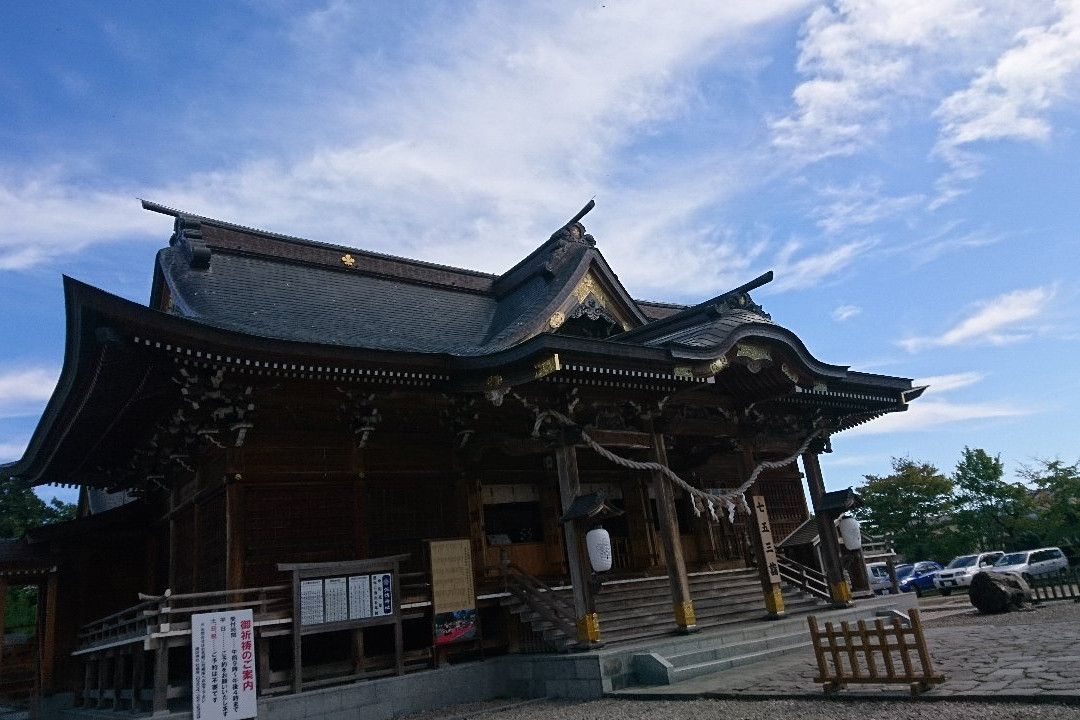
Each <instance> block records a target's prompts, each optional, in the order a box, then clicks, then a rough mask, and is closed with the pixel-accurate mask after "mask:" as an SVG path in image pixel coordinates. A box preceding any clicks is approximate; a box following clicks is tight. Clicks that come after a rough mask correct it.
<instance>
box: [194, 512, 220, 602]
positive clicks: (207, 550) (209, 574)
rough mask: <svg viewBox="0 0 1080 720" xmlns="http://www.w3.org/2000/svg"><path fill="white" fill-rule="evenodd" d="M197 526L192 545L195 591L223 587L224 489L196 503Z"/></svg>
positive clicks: (206, 590)
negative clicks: (195, 571)
mask: <svg viewBox="0 0 1080 720" xmlns="http://www.w3.org/2000/svg"><path fill="white" fill-rule="evenodd" d="M198 513H199V528H198V537H197V538H196V543H195V547H194V548H193V549H192V551H193V552H194V553H197V554H198V562H197V563H196V568H197V573H198V575H197V577H196V578H195V588H196V591H197V592H212V591H215V590H224V589H225V588H226V575H225V571H226V552H227V548H226V543H225V531H226V525H225V493H224V492H219V493H217V494H215V495H212V496H211V497H208V498H206V499H205V500H203V501H202V502H200V503H199V508H198Z"/></svg>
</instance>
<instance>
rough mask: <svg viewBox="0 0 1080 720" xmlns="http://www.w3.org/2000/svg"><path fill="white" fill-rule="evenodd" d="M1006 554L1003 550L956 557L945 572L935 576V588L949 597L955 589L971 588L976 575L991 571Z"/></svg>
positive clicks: (939, 572)
mask: <svg viewBox="0 0 1080 720" xmlns="http://www.w3.org/2000/svg"><path fill="white" fill-rule="evenodd" d="M1004 554H1005V552H1004V551H1002V550H993V551H991V552H983V553H975V554H973V555H960V556H959V557H954V558H953V559H952V562H950V563H949V564H948V565H946V566H945V569H944V570H940V571H938V574H937V575H935V576H934V587H936V588H937V589H938V590H940V591H941V594H942V595H948V594H949V593H951V592H952V591H953V588H966V587H969V586H970V585H971V578H973V577H975V575H976V573H978V572H981V571H982V570H989V569H990V568H991V566H992V565H993V564H994V563H995V562H997V561H998V560H1000V559H1001V557H1002V556H1003V555H1004Z"/></svg>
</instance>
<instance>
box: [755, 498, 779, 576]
mask: <svg viewBox="0 0 1080 720" xmlns="http://www.w3.org/2000/svg"><path fill="white" fill-rule="evenodd" d="M753 500H754V503H753V505H754V521H755V522H756V523H757V525H758V529H759V530H760V531H761V544H762V546H763V547H764V548H765V567H766V569H767V570H768V571H769V579H770V580H771V581H772V582H774V583H778V582H780V564H779V562H778V561H777V558H776V547H775V546H774V545H773V537H772V529H771V528H770V527H769V513H768V510H767V509H766V508H765V498H763V497H762V496H760V495H755V496H754V498H753Z"/></svg>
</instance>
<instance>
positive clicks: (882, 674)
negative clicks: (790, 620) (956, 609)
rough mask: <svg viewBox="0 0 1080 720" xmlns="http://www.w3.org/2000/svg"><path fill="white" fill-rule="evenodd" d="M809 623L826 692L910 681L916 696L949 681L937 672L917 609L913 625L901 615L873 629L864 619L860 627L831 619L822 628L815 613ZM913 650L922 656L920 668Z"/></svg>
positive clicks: (878, 623)
mask: <svg viewBox="0 0 1080 720" xmlns="http://www.w3.org/2000/svg"><path fill="white" fill-rule="evenodd" d="M807 623H808V624H809V625H810V635H811V638H812V640H813V643H814V655H816V656H817V664H818V677H816V678H814V682H819V683H823V684H824V686H825V693H826V694H828V693H833V692H836V691H837V690H839V689H841V688H844V687H846V686H847V685H848V684H849V683H906V684H908V685H910V687H911V694H912V695H918V694H919V693H920V692H922V691H924V690H928V689H930V686H931V685H933V684H935V683H941V682H945V676H944V675H941V674H936V675H935V674H934V669H933V666H932V665H931V663H930V652H929V651H928V650H927V649H926V638H925V637H924V636H923V630H922V623H921V622H920V620H919V611H918V610H917V609H912V611H911V627H908V628H905V627H904V626H903V624H902V623H901V622H900V619H899V618H896V617H894V618H893V619H892V622H891V623H890V624H889V625H886V624H885V622H884V621H882V620H881V619H877V620H875V621H874V626H873V627H868V626H867V624H866V621H865V620H860V621H859V623H858V628H857V629H852V627H851V624H850V623H848V622H846V621H845V622H842V623H840V629H839V630H837V629H836V628H835V627H834V626H833V624H832V623H831V622H827V623H825V629H824V630H822V629H820V628H819V627H818V622H817V618H816V617H809V618H807ZM913 654H914V655H917V656H918V662H919V665H920V666H921V667H920V669H918V670H916V669H915V667H914V666H915V663H914V658H913ZM845 660H846V665H845Z"/></svg>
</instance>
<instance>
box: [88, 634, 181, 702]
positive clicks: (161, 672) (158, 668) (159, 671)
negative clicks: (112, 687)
mask: <svg viewBox="0 0 1080 720" xmlns="http://www.w3.org/2000/svg"><path fill="white" fill-rule="evenodd" d="M99 685H100V682H99ZM153 710H154V714H155V715H157V714H158V713H166V712H168V710H169V639H168V638H158V639H157V644H156V646H155V647H154V707H153Z"/></svg>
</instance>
